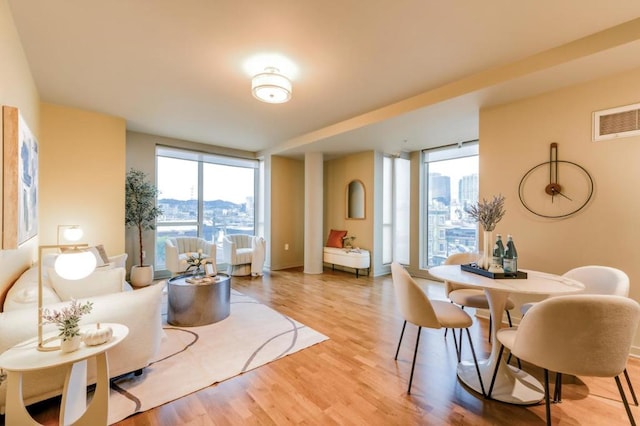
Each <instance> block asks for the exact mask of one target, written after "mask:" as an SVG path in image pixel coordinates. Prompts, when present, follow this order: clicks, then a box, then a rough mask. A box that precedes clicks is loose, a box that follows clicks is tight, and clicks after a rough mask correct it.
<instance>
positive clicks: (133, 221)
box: [124, 169, 162, 287]
mask: <svg viewBox="0 0 640 426" xmlns="http://www.w3.org/2000/svg"><path fill="white" fill-rule="evenodd" d="M157 196H158V189H157V188H156V187H155V186H154V185H153V184H152V183H151V182H149V181H148V180H147V176H146V174H145V173H144V172H142V171H141V170H136V169H131V170H129V172H127V177H126V181H125V219H124V223H125V225H126V226H128V227H133V228H135V229H136V231H137V234H138V244H139V255H140V257H139V259H140V262H139V263H138V265H134V266H132V267H131V276H130V280H131V284H132V285H133V286H135V287H144V286H147V285H149V284H151V283H152V282H153V266H152V265H145V264H144V257H145V256H144V245H143V239H142V237H143V234H144V231H149V230H154V229H155V227H156V218H157V217H158V216H159V215H161V214H162V210H161V209H160V208H158V207H157V206H156V197H157Z"/></svg>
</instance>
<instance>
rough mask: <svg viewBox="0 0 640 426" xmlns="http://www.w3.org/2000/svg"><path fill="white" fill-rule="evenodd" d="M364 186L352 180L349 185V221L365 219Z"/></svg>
mask: <svg viewBox="0 0 640 426" xmlns="http://www.w3.org/2000/svg"><path fill="white" fill-rule="evenodd" d="M364 205H365V203H364V184H363V183H362V181H359V180H352V181H351V182H349V185H347V219H364Z"/></svg>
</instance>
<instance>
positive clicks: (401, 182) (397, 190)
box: [382, 156, 411, 265]
mask: <svg viewBox="0 0 640 426" xmlns="http://www.w3.org/2000/svg"><path fill="white" fill-rule="evenodd" d="M410 165H411V162H410V161H409V160H408V159H406V158H402V157H388V156H387V157H384V158H383V162H382V176H383V178H382V181H383V184H382V263H383V264H389V263H391V262H392V261H396V262H399V263H402V264H405V265H408V264H409V224H410V222H409V214H410V212H409V204H410V173H409V172H410Z"/></svg>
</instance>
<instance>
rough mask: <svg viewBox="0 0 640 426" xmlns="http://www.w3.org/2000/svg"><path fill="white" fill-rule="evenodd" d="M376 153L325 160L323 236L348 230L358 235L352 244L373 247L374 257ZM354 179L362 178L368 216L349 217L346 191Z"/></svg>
mask: <svg viewBox="0 0 640 426" xmlns="http://www.w3.org/2000/svg"><path fill="white" fill-rule="evenodd" d="M375 160H376V157H375V152H374V151H367V152H361V153H358V154H353V155H348V156H346V157H342V158H338V159H335V160H328V161H325V163H324V182H325V183H324V191H325V193H324V236H325V240H326V237H328V236H329V231H330V230H331V229H346V230H347V231H348V232H349V235H355V236H356V239H355V241H354V242H353V244H354V245H355V246H357V247H361V248H363V249H367V250H370V251H371V252H372V253H371V258H372V259H374V258H375V256H374V252H373V250H374V233H373V223H374V214H373V212H374V202H373V201H374V199H373V197H374V193H375V185H374V182H375V180H374V169H375V167H374V166H375ZM352 180H360V181H362V183H363V184H364V187H365V219H362V220H361V219H347V218H346V209H347V208H346V191H347V185H348V184H349V182H351V181H352Z"/></svg>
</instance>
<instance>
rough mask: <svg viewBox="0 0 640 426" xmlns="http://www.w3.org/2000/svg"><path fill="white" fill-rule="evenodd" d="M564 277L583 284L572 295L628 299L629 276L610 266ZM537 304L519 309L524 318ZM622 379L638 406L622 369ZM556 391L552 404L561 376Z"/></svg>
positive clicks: (580, 270)
mask: <svg viewBox="0 0 640 426" xmlns="http://www.w3.org/2000/svg"><path fill="white" fill-rule="evenodd" d="M563 276H564V277H567V278H571V279H574V280H576V281H580V282H581V283H582V284H584V290H581V291H579V292H578V293H574V294H605V295H610V296H622V297H629V276H628V275H627V274H625V273H624V271H621V270H620V269H616V268H612V267H610V266H599V265H588V266H580V267H578V268H574V269H571V270H569V271H567V272H565V273H564V274H563ZM536 303H538V302H530V303H525V304H524V305H522V306H521V307H520V312H521V313H522V315H523V316H524V315H525V314H526V313H527V312H528V311H529V309H531V308H532V307H533V306H534V305H535V304H536ZM624 377H625V379H626V381H627V386H629V391H630V392H631V397H632V399H633V403H634V404H635V405H638V398H637V397H636V393H635V391H634V389H633V385H632V384H631V379H630V378H629V373H628V372H627V369H626V368H625V369H624ZM555 389H556V391H555V393H554V395H553V400H554V402H560V400H561V399H562V392H561V389H562V374H558V375H557V376H556V387H555Z"/></svg>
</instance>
